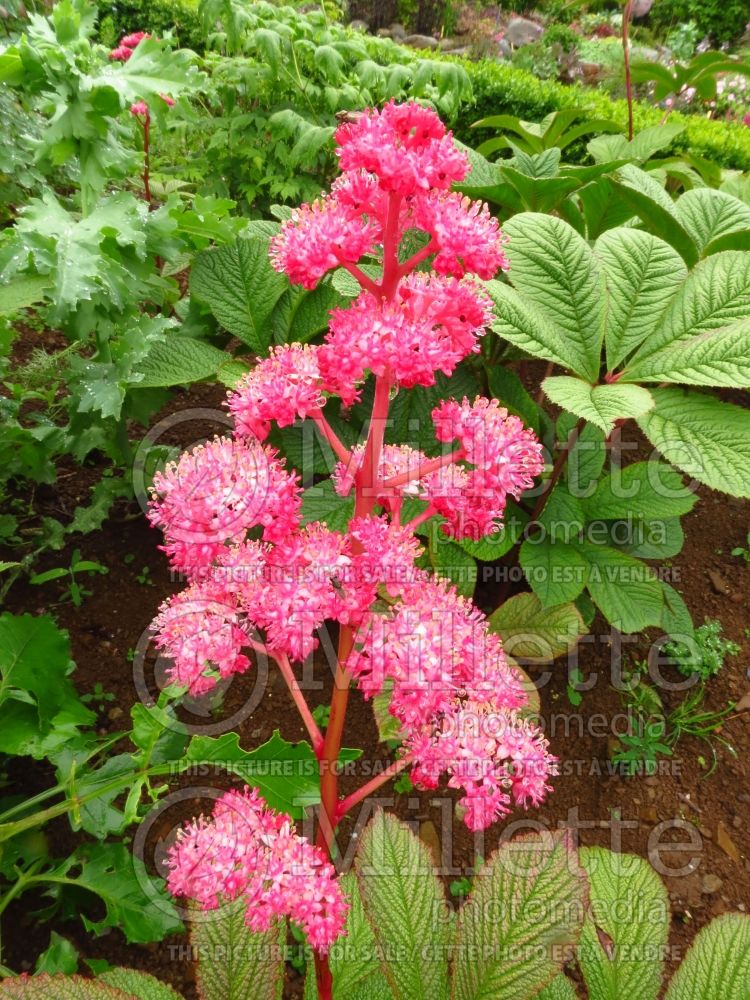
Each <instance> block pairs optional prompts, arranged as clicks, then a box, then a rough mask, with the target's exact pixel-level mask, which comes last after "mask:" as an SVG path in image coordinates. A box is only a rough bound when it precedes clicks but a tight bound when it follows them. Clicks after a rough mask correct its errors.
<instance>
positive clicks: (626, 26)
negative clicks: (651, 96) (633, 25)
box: [622, 0, 633, 142]
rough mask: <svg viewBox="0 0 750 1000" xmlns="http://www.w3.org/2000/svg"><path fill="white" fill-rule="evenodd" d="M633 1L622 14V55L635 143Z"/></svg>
mask: <svg viewBox="0 0 750 1000" xmlns="http://www.w3.org/2000/svg"><path fill="white" fill-rule="evenodd" d="M632 16H633V0H627V3H626V4H625V9H624V11H623V13H622V55H623V60H624V62H625V95H626V97H627V101H628V140H629V141H630V142H632V141H633V74H632V72H631V70H630V40H629V34H630V19H631V17H632Z"/></svg>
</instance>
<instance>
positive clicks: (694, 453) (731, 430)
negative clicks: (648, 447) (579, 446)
mask: <svg viewBox="0 0 750 1000" xmlns="http://www.w3.org/2000/svg"><path fill="white" fill-rule="evenodd" d="M652 392H653V396H654V400H655V406H654V409H653V410H650V411H649V412H648V413H647V414H645V416H643V417H640V418H639V420H638V426H639V427H640V428H641V430H642V431H643V433H644V434H645V435H646V437H647V438H648V439H649V441H650V442H651V444H653V445H654V447H656V448H658V449H659V451H660V452H661V453H662V455H663V456H664V457H665V458H666V459H667V460H668V461H669V462H671V463H672V465H676V466H677V468H678V469H682V471H683V472H685V473H686V474H687V475H688V476H690V477H691V478H693V479H697V480H698V481H699V482H701V483H705V484H706V486H710V487H711V488H712V489H715V490H721V491H722V492H724V493H729V494H730V495H731V496H737V497H750V412H749V411H748V410H746V409H744V408H743V407H740V406H734V405H733V404H731V403H723V402H721V401H720V400H718V399H714V397H712V396H706V395H704V394H703V393H698V392H690V391H687V390H684V389H672V388H670V389H653V390H652Z"/></svg>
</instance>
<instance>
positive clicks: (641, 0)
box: [632, 0, 654, 17]
mask: <svg viewBox="0 0 750 1000" xmlns="http://www.w3.org/2000/svg"><path fill="white" fill-rule="evenodd" d="M653 6H654V0H633V7H632V13H633V17H645V16H646V14H648V12H649V11H650V10H651V8H652V7H653Z"/></svg>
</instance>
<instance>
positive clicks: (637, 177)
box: [610, 164, 699, 267]
mask: <svg viewBox="0 0 750 1000" xmlns="http://www.w3.org/2000/svg"><path fill="white" fill-rule="evenodd" d="M618 176H619V181H610V184H611V186H612V188H613V189H614V193H615V195H616V196H617V197H619V198H620V199H621V200H622V201H623V202H624V204H626V205H627V206H628V207H629V208H630V209H632V211H633V212H635V213H636V214H637V215H638V217H639V218H640V220H641V225H642V226H643V228H644V229H645V230H647V232H649V233H652V234H653V235H654V236H658V237H659V238H660V239H662V240H664V241H665V242H666V243H669V245H670V246H672V247H674V249H675V250H676V251H677V253H678V254H679V255H680V257H682V259H683V260H684V261H685V263H686V264H687V265H688V267H692V266H693V265H694V264H696V263H697V262H698V257H699V254H698V248H697V247H696V245H695V241H694V240H693V238H692V237H691V235H690V233H689V232H688V231H687V229H685V227H684V226H683V225H682V224H681V223H680V222H679V221H678V220H677V218H676V216H675V213H674V202H673V201H672V199H671V198H670V197H669V195H668V194H667V193H666V191H665V190H664V188H663V187H661V185H660V184H659V183H658V182H657V181H655V180H654V178H653V177H650V176H649V175H648V174H647V173H646V171H645V170H639V169H638V167H634V166H632V165H631V164H628V165H626V166H624V167H621V168H620V170H619V171H618Z"/></svg>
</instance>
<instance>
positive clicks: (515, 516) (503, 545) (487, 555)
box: [456, 500, 529, 562]
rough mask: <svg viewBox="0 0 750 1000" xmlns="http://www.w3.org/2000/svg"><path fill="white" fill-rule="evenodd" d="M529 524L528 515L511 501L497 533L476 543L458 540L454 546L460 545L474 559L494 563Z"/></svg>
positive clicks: (509, 548) (513, 543) (464, 539)
mask: <svg viewBox="0 0 750 1000" xmlns="http://www.w3.org/2000/svg"><path fill="white" fill-rule="evenodd" d="M528 523H529V515H528V514H527V513H526V511H525V510H523V509H522V508H521V507H519V506H518V504H516V503H514V502H513V500H509V501H508V503H507V505H506V507H505V513H504V515H503V526H502V527H501V528H500V530H499V531H496V532H494V533H493V534H491V535H485V536H484V538H480V539H478V540H477V541H476V542H475V541H473V540H472V539H470V538H460V539H458V540H457V542H456V544H457V545H460V546H461V548H462V549H463V550H464V552H468V553H469V555H470V556H473V557H474V559H481V560H482V562H494V561H495V560H496V559H500V558H501V557H502V556H504V555H505V554H506V552H510V550H511V549H512V548H513V546H514V545H515V544H516V542H517V541H518V540H519V539H520V537H521V535H522V534H523V529H524V528H525V527H526V525H527V524H528Z"/></svg>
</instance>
